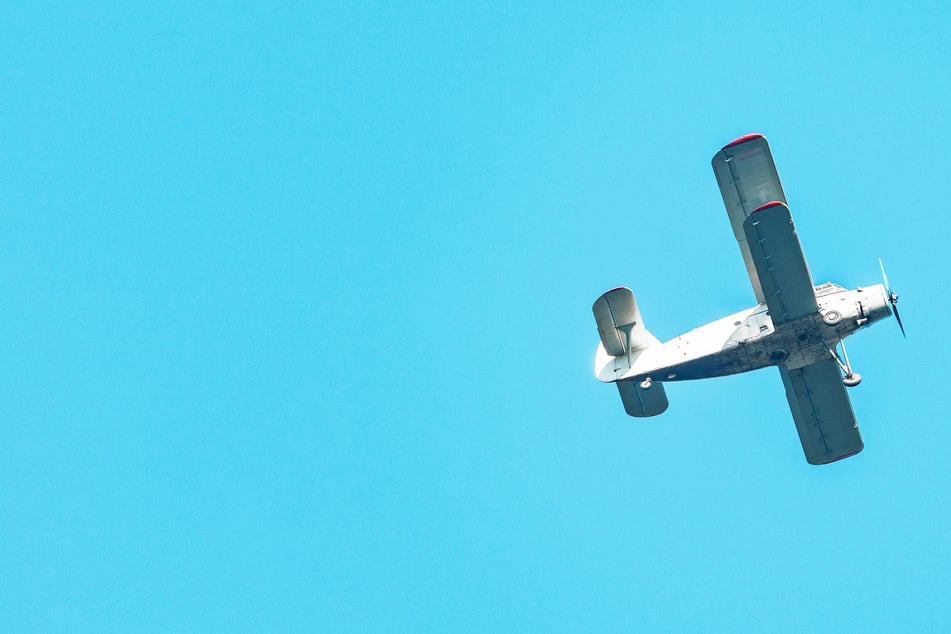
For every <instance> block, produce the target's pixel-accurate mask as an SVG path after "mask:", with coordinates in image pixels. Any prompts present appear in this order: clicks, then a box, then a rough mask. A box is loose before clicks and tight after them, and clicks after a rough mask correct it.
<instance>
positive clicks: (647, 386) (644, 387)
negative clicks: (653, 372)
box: [641, 377, 653, 390]
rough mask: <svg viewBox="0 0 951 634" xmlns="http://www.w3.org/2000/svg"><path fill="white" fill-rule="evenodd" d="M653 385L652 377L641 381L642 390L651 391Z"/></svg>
mask: <svg viewBox="0 0 951 634" xmlns="http://www.w3.org/2000/svg"><path fill="white" fill-rule="evenodd" d="M651 385H653V383H651V378H650V377H647V378H646V379H644V380H643V381H641V389H642V390H649V389H651Z"/></svg>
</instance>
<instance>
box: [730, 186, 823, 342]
mask: <svg viewBox="0 0 951 634" xmlns="http://www.w3.org/2000/svg"><path fill="white" fill-rule="evenodd" d="M743 230H744V232H745V234H746V245H747V247H748V248H749V253H750V257H751V259H752V261H753V267H754V268H755V269H756V275H757V278H758V280H759V284H760V291H761V292H762V293H763V296H764V299H765V301H766V306H768V307H769V314H770V317H771V318H772V320H773V323H774V324H781V323H783V322H786V321H792V320H794V319H799V318H800V317H805V316H806V315H810V314H812V315H814V314H816V313H818V311H819V305H818V304H817V303H816V291H815V288H814V287H813V285H812V274H811V273H810V272H809V265H808V264H806V258H805V256H804V255H803V252H802V246H801V245H800V244H799V236H798V234H797V233H796V227H795V225H794V224H793V221H792V215H790V213H789V208H788V207H787V206H786V205H785V204H783V203H781V202H773V203H766V204H765V205H763V206H762V207H760V208H759V209H755V210H753V213H751V214H750V215H749V216H747V218H746V220H744V221H743Z"/></svg>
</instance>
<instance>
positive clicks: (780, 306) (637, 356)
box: [593, 134, 905, 464]
mask: <svg viewBox="0 0 951 634" xmlns="http://www.w3.org/2000/svg"><path fill="white" fill-rule="evenodd" d="M713 172H714V174H715V175H716V179H717V183H718V184H719V186H720V194H721V195H722V196H723V203H724V204H725V205H726V210H727V215H728V216H729V218H730V224H731V225H732V227H733V234H734V236H735V237H736V241H737V243H738V244H739V247H740V253H741V254H742V255H743V261H744V262H745V264H746V270H747V272H748V273H749V277H750V282H751V283H752V285H753V292H754V293H755V295H756V302H757V303H756V305H755V306H753V307H752V308H747V309H746V310H742V311H740V312H738V313H734V314H732V315H728V316H726V317H723V318H721V319H718V320H716V321H713V322H711V323H709V324H706V325H705V326H701V327H699V328H696V329H694V330H691V331H690V332H687V333H685V334H682V335H680V336H679V337H676V338H674V339H671V340H670V341H666V342H663V343H661V342H660V341H659V340H658V339H657V338H656V337H655V336H654V335H652V334H651V333H650V332H649V331H648V330H647V328H646V327H645V326H644V320H643V318H642V317H641V311H640V308H639V307H638V305H637V302H636V301H635V299H634V293H633V292H632V291H631V289H629V288H626V287H619V288H615V289H612V290H609V291H607V292H606V293H604V294H603V295H601V297H599V298H598V299H597V301H595V302H594V307H593V310H594V318H595V321H596V322H597V325H598V334H599V335H600V337H601V343H600V344H599V345H598V349H597V352H596V354H595V363H594V371H595V375H596V376H597V377H598V379H599V380H601V381H603V382H605V383H614V384H616V385H617V387H618V391H619V392H620V395H621V402H622V403H623V405H624V410H625V411H626V412H627V413H628V414H629V415H631V416H636V417H647V416H656V415H658V414H661V413H663V412H664V411H666V409H667V405H668V401H667V394H666V392H665V390H664V383H666V382H668V381H690V380H695V379H705V378H711V377H717V376H725V375H729V374H737V373H740V372H749V371H751V370H758V369H760V368H765V367H768V366H776V367H778V368H779V374H780V376H781V377H782V380H783V385H784V386H785V388H786V399H787V400H788V401H789V409H790V410H791V412H792V417H793V420H794V421H795V423H796V429H797V430H798V432H799V440H800V441H801V442H802V449H803V451H804V452H805V455H806V460H807V461H808V462H809V463H810V464H826V463H830V462H834V461H836V460H841V459H843V458H848V457H849V456H853V455H855V454H857V453H858V452H860V451H862V448H863V447H864V444H863V442H862V435H861V433H860V432H859V427H858V424H857V422H856V420H855V414H854V412H853V411H852V404H851V402H850V401H849V395H848V393H847V391H846V388H847V387H853V386H855V385H858V384H859V382H860V381H861V380H862V378H861V376H860V375H859V374H858V373H857V372H854V371H853V370H852V365H851V363H850V362H849V356H848V353H847V352H846V350H845V339H846V337H848V336H849V335H852V334H854V333H855V332H857V331H859V330H860V329H862V328H865V327H868V326H870V325H872V324H873V323H875V322H877V321H881V320H883V319H886V318H887V317H889V316H890V315H894V317H895V319H896V320H897V321H898V326H899V328H900V329H901V332H902V335H904V334H905V329H904V326H902V323H901V317H900V316H899V314H898V295H896V294H895V293H894V292H893V291H892V290H891V288H890V287H889V284H888V278H887V276H886V275H885V268H884V266H883V265H882V263H881V260H879V265H880V267H881V270H882V278H883V281H884V284H876V285H874V286H866V287H859V288H856V289H852V290H849V289H846V288H843V287H842V286H839V285H838V284H834V283H832V282H826V283H824V284H820V285H816V284H815V283H814V282H813V279H812V275H811V274H810V272H809V266H808V265H807V264H806V258H805V256H804V255H803V251H802V246H801V245H800V243H799V236H798V234H797V233H796V227H795V225H794V224H793V219H792V215H791V214H790V212H789V207H788V206H787V204H786V195H785V194H784V193H783V187H782V184H781V183H780V180H779V175H778V173H777V171H776V166H775V164H774V162H773V157H772V154H771V152H770V149H769V144H768V143H767V141H766V137H764V136H763V135H761V134H748V135H746V136H742V137H740V138H738V139H736V140H735V141H732V142H731V143H729V144H727V145H726V146H724V147H723V149H721V150H720V151H719V152H717V153H716V155H715V156H714V157H713ZM839 349H841V354H840V353H839Z"/></svg>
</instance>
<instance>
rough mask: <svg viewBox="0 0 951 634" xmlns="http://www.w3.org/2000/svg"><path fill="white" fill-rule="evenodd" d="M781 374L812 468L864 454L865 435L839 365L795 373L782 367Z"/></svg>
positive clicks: (823, 363) (825, 363) (828, 362)
mask: <svg viewBox="0 0 951 634" xmlns="http://www.w3.org/2000/svg"><path fill="white" fill-rule="evenodd" d="M779 372H780V374H781V375H782V377H783V385H784V386H785V387H786V399H787V400H788V401H789V409H790V410H791V411H792V415H793V419H794V420H795V422H796V430H797V431H798V432H799V440H800V442H802V450H803V452H804V453H805V454H806V460H807V461H808V462H809V464H816V465H818V464H826V463H829V462H835V461H836V460H841V459H842V458H848V457H849V456H852V455H855V454H857V453H858V452H860V451H862V448H863V447H864V446H865V445H864V443H863V442H862V434H861V433H859V427H858V423H857V422H856V420H855V413H854V412H853V411H852V403H851V402H850V401H849V395H848V394H847V393H846V389H845V386H844V385H843V384H842V376H841V375H840V374H839V368H838V366H837V365H836V363H835V361H833V360H832V359H831V358H830V359H828V360H826V361H820V362H819V363H814V364H812V365H807V366H805V367H802V368H797V369H795V370H790V369H788V368H786V366H779Z"/></svg>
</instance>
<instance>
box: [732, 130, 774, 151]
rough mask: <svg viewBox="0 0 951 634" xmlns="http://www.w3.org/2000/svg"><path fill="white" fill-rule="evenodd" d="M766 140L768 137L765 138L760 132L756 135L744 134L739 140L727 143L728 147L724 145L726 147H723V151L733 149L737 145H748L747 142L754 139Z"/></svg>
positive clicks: (755, 133)
mask: <svg viewBox="0 0 951 634" xmlns="http://www.w3.org/2000/svg"><path fill="white" fill-rule="evenodd" d="M764 138H766V137H764V136H763V135H762V134H760V133H759V132H754V133H752V134H744V135H743V136H741V137H740V138H738V139H733V140H732V141H730V142H729V143H727V144H726V145H724V146H723V149H724V150H725V149H727V148H731V147H733V146H735V145H740V144H741V143H746V142H747V141H752V140H753V139H764Z"/></svg>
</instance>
